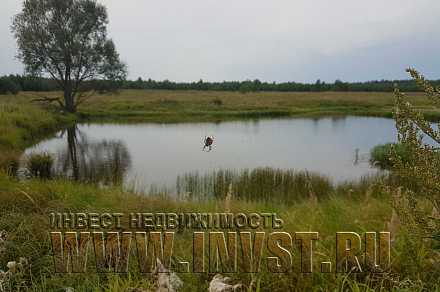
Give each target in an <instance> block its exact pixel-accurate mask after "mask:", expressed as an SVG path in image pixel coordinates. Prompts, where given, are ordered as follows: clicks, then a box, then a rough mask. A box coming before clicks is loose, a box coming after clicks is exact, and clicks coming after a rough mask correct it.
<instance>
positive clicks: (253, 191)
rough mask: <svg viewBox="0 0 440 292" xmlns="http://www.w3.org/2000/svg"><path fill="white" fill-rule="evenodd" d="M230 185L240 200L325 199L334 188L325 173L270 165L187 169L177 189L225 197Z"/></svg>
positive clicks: (206, 196) (191, 195) (200, 195)
mask: <svg viewBox="0 0 440 292" xmlns="http://www.w3.org/2000/svg"><path fill="white" fill-rule="evenodd" d="M229 188H231V191H232V193H233V195H234V198H237V199H239V200H244V201H255V202H283V203H288V204H291V203H294V202H298V201H300V200H303V199H307V198H311V197H314V196H316V198H318V199H319V200H322V199H325V198H328V196H329V195H330V194H331V193H332V192H333V190H334V187H333V185H332V183H331V182H330V179H328V178H327V177H325V176H322V175H319V174H316V173H310V172H306V171H295V170H283V169H274V168H269V167H266V168H256V169H242V170H228V169H226V170H217V171H213V172H212V173H208V174H204V175H200V174H198V173H188V174H185V175H183V176H179V177H178V178H177V193H178V194H189V196H190V197H191V198H194V199H200V198H205V199H206V198H208V199H209V198H216V199H222V198H224V196H225V194H227V193H228V192H229Z"/></svg>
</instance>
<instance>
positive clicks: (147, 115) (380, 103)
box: [0, 90, 440, 122]
mask: <svg viewBox="0 0 440 292" xmlns="http://www.w3.org/2000/svg"><path fill="white" fill-rule="evenodd" d="M39 96H48V97H59V96H61V93H60V92H47V93H41V92H22V93H20V94H19V95H17V96H10V95H9V96H0V103H4V102H7V101H13V102H14V103H15V102H19V103H29V102H30V100H32V99H35V98H38V97H39ZM408 96H409V100H410V101H411V103H413V104H414V105H415V106H416V107H417V108H419V109H421V110H423V111H424V112H425V113H426V114H427V115H428V116H429V117H431V118H432V119H438V118H439V117H440V113H439V112H437V111H435V110H434V109H433V107H432V105H431V104H429V103H428V102H427V101H426V98H423V97H422V94H421V93H409V94H408ZM393 105H394V97H393V94H392V93H383V92H319V93H317V92H306V93H302V92H286V93H283V92H254V93H252V92H251V93H239V92H219V91H168V90H122V91H120V92H119V93H118V94H111V95H109V94H95V95H93V96H92V97H91V98H89V99H88V100H87V101H86V102H85V103H84V104H83V105H81V106H80V108H79V113H80V116H81V117H82V118H89V119H94V120H97V119H100V120H107V121H115V120H119V121H152V122H184V121H216V120H225V119H243V118H264V117H282V116H320V115H341V114H342V115H371V116H384V117H391V114H392V108H393Z"/></svg>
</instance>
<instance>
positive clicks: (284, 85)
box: [0, 75, 440, 94]
mask: <svg viewBox="0 0 440 292" xmlns="http://www.w3.org/2000/svg"><path fill="white" fill-rule="evenodd" d="M431 82H432V84H433V85H434V86H440V80H434V81H431ZM395 85H397V86H398V87H399V88H400V89H401V90H402V91H407V92H408V91H419V90H420V89H419V88H418V87H417V84H416V83H415V81H413V80H380V81H366V82H343V81H341V80H336V81H335V82H333V83H326V82H323V81H320V80H317V81H316V82H315V83H297V82H280V83H276V82H272V83H269V82H262V81H260V80H258V79H257V80H253V81H251V80H246V81H223V82H205V81H203V80H200V81H198V82H173V81H169V80H164V81H155V80H151V79H148V80H143V79H141V78H138V79H137V80H135V81H133V80H126V81H122V82H120V83H119V84H116V85H115V84H114V83H110V82H108V81H105V80H95V81H89V82H88V83H87V85H86V86H88V87H89V88H90V89H95V90H97V91H99V92H106V91H109V90H112V89H115V88H121V89H158V90H212V91H238V92H243V93H246V92H255V91H281V92H288V91H297V92H307V91H309V92H310V91H311V92H319V91H381V92H390V91H393V89H394V86H395ZM55 90H59V88H58V86H57V83H56V82H55V81H53V80H51V79H47V78H42V77H33V76H22V75H9V76H3V77H0V94H7V93H12V94H17V93H18V92H20V91H55Z"/></svg>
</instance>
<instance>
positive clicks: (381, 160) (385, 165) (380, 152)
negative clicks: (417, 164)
mask: <svg viewBox="0 0 440 292" xmlns="http://www.w3.org/2000/svg"><path fill="white" fill-rule="evenodd" d="M393 148H394V150H395V151H396V155H398V156H399V157H400V159H402V160H405V161H408V160H409V153H408V150H407V149H406V148H405V146H404V145H402V144H396V143H387V144H382V145H377V146H375V147H374V148H373V149H371V152H370V163H371V164H373V165H376V166H379V167H380V168H382V169H391V168H392V167H393V163H392V150H393Z"/></svg>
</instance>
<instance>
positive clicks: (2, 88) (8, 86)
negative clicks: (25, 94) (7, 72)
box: [0, 77, 20, 94]
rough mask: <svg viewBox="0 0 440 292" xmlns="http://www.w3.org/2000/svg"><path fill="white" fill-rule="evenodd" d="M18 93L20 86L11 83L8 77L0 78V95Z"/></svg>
mask: <svg viewBox="0 0 440 292" xmlns="http://www.w3.org/2000/svg"><path fill="white" fill-rule="evenodd" d="M19 91H20V86H19V85H18V84H17V83H15V82H14V81H12V80H11V79H10V78H9V77H1V78H0V94H8V93H12V94H17V93H18V92H19Z"/></svg>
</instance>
